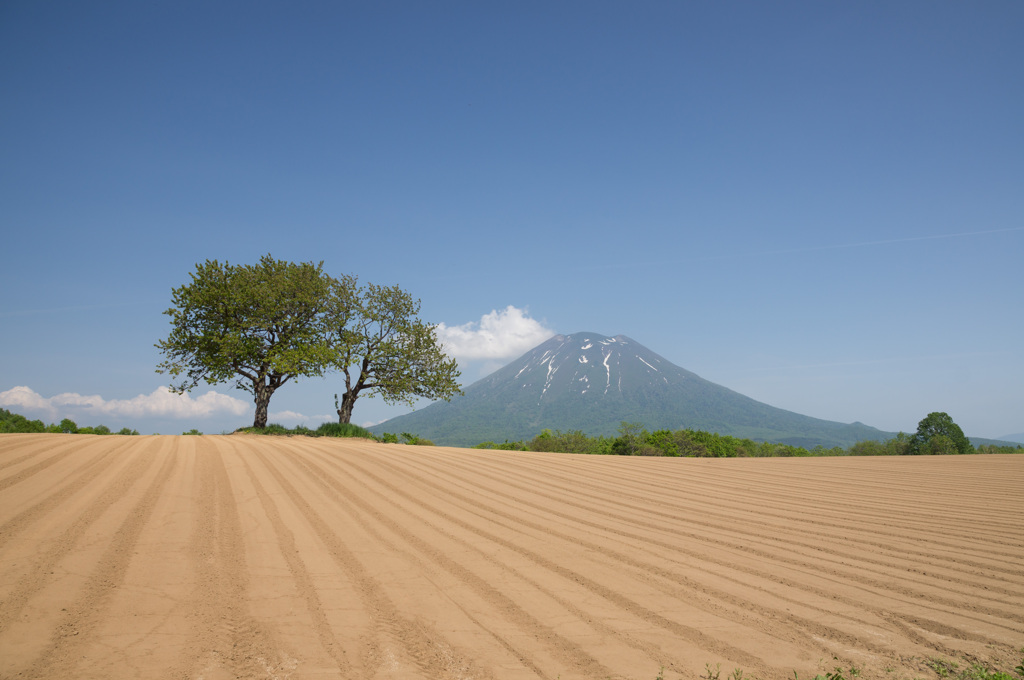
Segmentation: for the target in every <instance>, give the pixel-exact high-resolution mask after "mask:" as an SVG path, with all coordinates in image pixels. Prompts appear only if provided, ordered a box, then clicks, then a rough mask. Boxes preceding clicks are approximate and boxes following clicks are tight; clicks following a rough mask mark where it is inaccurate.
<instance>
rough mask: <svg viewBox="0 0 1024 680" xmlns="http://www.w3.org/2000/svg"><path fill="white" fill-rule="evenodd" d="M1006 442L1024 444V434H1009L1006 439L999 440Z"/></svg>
mask: <svg viewBox="0 0 1024 680" xmlns="http://www.w3.org/2000/svg"><path fill="white" fill-rule="evenodd" d="M999 439H1000V440H1001V441H1004V442H1013V443H1014V444H1024V432H1020V433H1018V434H1008V435H1006V436H1004V437H1000V438H999Z"/></svg>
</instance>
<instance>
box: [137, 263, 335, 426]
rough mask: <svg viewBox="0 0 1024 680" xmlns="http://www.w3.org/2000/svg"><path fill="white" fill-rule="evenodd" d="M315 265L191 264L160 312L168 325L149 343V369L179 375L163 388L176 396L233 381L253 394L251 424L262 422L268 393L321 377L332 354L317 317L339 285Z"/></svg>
mask: <svg viewBox="0 0 1024 680" xmlns="http://www.w3.org/2000/svg"><path fill="white" fill-rule="evenodd" d="M322 267H323V263H322V262H321V263H319V264H313V263H311V262H305V263H301V264H295V263H292V262H285V261H282V260H275V259H273V258H272V257H271V256H270V255H265V256H264V257H263V258H261V259H260V262H259V264H256V265H232V264H229V263H227V262H225V263H223V264H221V263H220V262H218V261H216V260H207V261H206V262H204V263H203V264H199V265H196V271H195V272H194V273H193V274H192V275H191V276H192V281H191V283H188V284H186V285H183V286H181V287H179V288H175V289H174V290H173V291H172V302H173V305H174V306H173V307H171V308H170V309H168V310H167V311H166V312H164V313H165V314H167V315H168V316H170V317H171V326H172V329H171V333H170V335H169V336H168V337H167V338H166V339H165V340H161V341H160V342H158V343H157V345H156V347H158V348H159V349H160V350H161V351H162V352H163V353H164V355H165V356H166V359H165V361H163V362H162V363H160V364H159V365H158V367H157V372H158V373H169V374H170V375H171V376H172V377H178V376H182V379H181V380H180V381H179V382H177V383H173V384H172V385H171V391H173V392H177V393H183V392H187V391H189V390H191V389H192V388H194V387H196V386H197V385H198V384H199V383H200V382H201V381H205V382H207V383H209V384H216V383H221V382H226V381H228V380H231V379H234V380H235V381H236V382H235V385H236V386H237V387H238V388H239V389H242V390H245V391H247V392H249V393H251V394H252V395H253V401H254V402H255V404H256V415H255V417H254V419H253V427H260V428H262V427H266V424H267V408H268V405H269V404H270V397H271V396H272V395H273V394H274V392H275V391H276V390H277V389H279V388H280V387H281V386H282V385H284V384H285V383H287V382H288V381H289V380H292V379H295V378H298V377H309V376H318V375H322V374H323V372H324V371H325V370H326V368H327V367H328V366H329V365H330V362H331V360H332V358H333V350H332V346H331V342H330V341H329V339H328V337H327V333H326V327H325V326H324V322H325V318H326V311H327V307H328V305H329V304H330V303H331V301H332V296H333V295H334V294H335V292H336V290H335V289H336V288H337V287H338V286H339V285H340V284H339V282H337V281H336V280H334V279H332V278H331V277H329V276H327V275H325V274H324V273H323V271H322Z"/></svg>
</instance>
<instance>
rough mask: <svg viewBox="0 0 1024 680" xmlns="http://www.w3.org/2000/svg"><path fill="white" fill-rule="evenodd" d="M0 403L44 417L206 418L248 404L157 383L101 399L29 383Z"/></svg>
mask: <svg viewBox="0 0 1024 680" xmlns="http://www.w3.org/2000/svg"><path fill="white" fill-rule="evenodd" d="M0 406H4V407H6V408H20V409H24V410H27V411H30V412H32V413H33V414H40V415H43V416H45V417H47V418H51V419H55V418H58V417H72V416H75V417H82V416H86V417H88V416H101V415H102V416H109V417H125V418H129V417H130V418H145V417H159V418H205V417H208V416H214V415H220V414H232V415H242V414H244V413H246V412H248V411H249V410H250V409H251V405H250V404H248V403H246V402H244V401H242V400H241V399H236V398H234V397H229V396H228V395H226V394H220V393H218V392H213V391H210V392H207V393H206V394H201V395H199V396H197V397H193V396H192V395H190V394H174V393H173V392H171V391H170V390H168V389H167V388H166V387H158V388H156V389H155V390H153V391H152V392H150V393H149V394H140V395H138V396H137V397H133V398H131V399H104V398H103V397H101V396H99V395H96V394H92V395H82V394H77V393H75V392H64V393H61V394H57V395H54V396H52V397H43V396H42V395H40V394H39V393H38V392H35V391H34V390H32V389H31V388H29V387H26V386H24V385H19V386H18V387H12V388H11V389H9V390H7V391H6V392H0Z"/></svg>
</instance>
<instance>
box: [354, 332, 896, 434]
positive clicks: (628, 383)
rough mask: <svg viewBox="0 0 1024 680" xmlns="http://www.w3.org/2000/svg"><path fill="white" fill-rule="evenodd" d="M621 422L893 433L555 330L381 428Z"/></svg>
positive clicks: (623, 343) (613, 342)
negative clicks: (801, 409) (768, 400)
mask: <svg viewBox="0 0 1024 680" xmlns="http://www.w3.org/2000/svg"><path fill="white" fill-rule="evenodd" d="M622 421H630V422H640V423H642V424H643V425H644V426H645V427H646V428H647V429H648V430H652V431H653V430H657V429H672V430H676V429H681V428H691V429H699V430H708V431H711V432H719V433H721V434H731V435H734V436H739V437H749V438H751V439H756V440H768V441H781V442H785V443H790V444H794V445H798V446H806V447H808V448H811V447H814V446H816V445H818V444H821V445H823V446H826V447H831V446H836V445H849V444H852V443H854V442H857V441H863V440H865V439H885V438H886V437H887V436H888V433H884V432H881V431H880V430H877V429H875V428H872V427H868V426H866V425H863V424H860V423H854V424H852V425H847V424H843V423H836V422H832V421H827V420H820V419H817V418H811V417H808V416H803V415H800V414H797V413H793V412H790V411H785V410H783V409H779V408H775V407H773V406H769V405H767V404H763V403H761V402H758V401H755V400H753V399H751V398H749V397H745V396H743V395H742V394H739V393H737V392H733V391H732V390H730V389H727V388H725V387H722V386H720V385H716V384H714V383H712V382H709V381H707V380H704V379H703V378H701V377H700V376H698V375H696V374H694V373H691V372H690V371H687V370H685V369H683V368H680V367H679V366H676V365H675V364H673V363H671V362H669V361H667V360H666V359H664V358H662V357H660V356H658V355H657V354H655V353H654V352H652V351H651V350H649V349H647V348H646V347H644V346H643V345H641V344H639V343H637V342H636V341H634V340H631V339H630V338H628V337H626V336H623V335H618V336H615V337H607V336H603V335H600V334H597V333H574V334H572V335H556V336H555V337H553V338H551V339H550V340H547V341H546V342H544V343H542V344H540V345H538V346H537V347H535V348H534V349H532V350H530V351H529V352H527V353H526V354H524V355H523V356H522V357H520V358H519V359H517V360H515V361H513V362H512V363H510V364H509V365H508V366H505V367H504V368H501V369H499V370H497V371H495V372H494V373H492V374H490V375H489V376H487V377H485V378H483V379H482V380H479V381H477V382H476V383H473V384H472V385H470V386H469V387H467V388H466V389H465V394H464V395H463V396H461V397H456V398H454V399H452V401H451V402H437V403H434V404H431V405H429V406H427V407H425V408H423V409H420V410H418V411H414V412H413V413H409V414H407V415H403V416H399V417H397V418H392V419H391V420H388V421H386V422H384V423H381V424H379V425H377V426H375V427H373V428H371V430H372V431H374V432H377V433H381V432H395V433H398V432H412V433H415V434H418V435H420V436H423V437H426V438H428V439H431V440H433V441H434V442H435V443H437V444H443V445H451V446H472V445H474V444H478V443H480V442H482V441H488V440H490V441H497V442H501V441H504V440H506V439H507V440H510V441H515V440H518V439H529V438H532V437H533V436H535V435H536V434H538V433H540V431H541V430H543V429H545V428H548V429H552V430H562V431H568V430H582V431H583V432H585V433H587V434H589V435H592V436H593V435H612V434H615V432H616V430H617V428H618V426H619V423H620V422H622Z"/></svg>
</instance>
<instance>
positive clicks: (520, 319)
mask: <svg viewBox="0 0 1024 680" xmlns="http://www.w3.org/2000/svg"><path fill="white" fill-rule="evenodd" d="M554 334H555V332H554V331H553V330H551V329H550V328H547V327H546V326H544V324H542V323H541V322H539V321H537V320H536V319H531V318H530V317H529V316H527V314H526V310H523V309H519V308H517V307H514V306H512V305H509V306H508V307H506V308H505V309H502V310H496V309H495V310H491V312H490V313H489V314H484V315H483V316H482V317H480V321H471V322H469V323H466V324H462V325H461V326H448V325H445V324H443V323H442V324H439V325H438V327H437V335H438V338H439V339H440V340H441V342H443V343H444V347H445V351H446V352H447V353H448V354H450V355H452V356H453V357H455V358H456V359H512V358H515V357H517V356H519V355H520V354H522V353H524V352H526V351H529V350H530V349H532V348H534V347H536V346H537V345H539V344H540V343H542V342H544V341H545V340H547V339H548V338H550V337H551V336H552V335H554Z"/></svg>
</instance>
